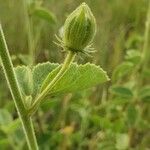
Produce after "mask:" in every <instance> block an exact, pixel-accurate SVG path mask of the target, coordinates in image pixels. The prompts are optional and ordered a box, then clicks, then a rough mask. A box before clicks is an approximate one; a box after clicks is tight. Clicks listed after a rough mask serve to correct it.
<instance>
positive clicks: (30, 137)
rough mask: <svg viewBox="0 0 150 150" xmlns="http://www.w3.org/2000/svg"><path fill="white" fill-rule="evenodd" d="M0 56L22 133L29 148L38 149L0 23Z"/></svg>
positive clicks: (31, 149)
mask: <svg viewBox="0 0 150 150" xmlns="http://www.w3.org/2000/svg"><path fill="white" fill-rule="evenodd" d="M0 58H1V60H2V67H3V70H4V73H5V77H6V80H7V83H8V86H9V89H10V92H11V95H12V97H13V100H14V103H15V106H16V109H17V112H18V115H19V117H20V120H21V123H22V125H23V129H24V133H25V136H26V140H27V144H28V147H29V149H30V150H38V146H37V142H36V137H35V133H34V129H33V125H32V121H31V118H30V117H29V116H28V114H27V110H26V109H25V106H24V104H23V100H22V94H21V92H20V89H19V86H18V83H17V79H16V76H15V72H14V69H13V64H12V61H11V58H10V54H9V51H8V48H7V45H6V41H5V37H4V34H3V30H2V27H1V25H0Z"/></svg>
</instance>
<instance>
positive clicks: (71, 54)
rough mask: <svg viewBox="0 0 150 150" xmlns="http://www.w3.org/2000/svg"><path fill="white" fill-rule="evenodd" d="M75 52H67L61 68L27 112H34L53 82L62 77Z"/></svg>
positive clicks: (53, 84)
mask: <svg viewBox="0 0 150 150" xmlns="http://www.w3.org/2000/svg"><path fill="white" fill-rule="evenodd" d="M74 57H75V53H74V52H72V51H69V52H68V55H67V57H66V59H65V61H64V63H63V65H62V68H61V69H60V71H59V72H58V74H57V75H56V76H55V78H54V79H53V80H52V81H51V82H50V84H49V85H48V86H47V87H46V88H45V89H44V90H43V91H42V92H41V94H39V95H38V97H37V98H36V99H35V101H34V103H33V104H32V106H31V108H30V110H29V114H30V115H31V114H32V113H34V112H35V110H36V109H37V107H38V106H39V104H40V103H41V101H42V100H43V98H44V97H45V96H46V95H47V94H48V93H49V92H50V90H51V89H52V88H53V87H54V86H55V84H56V83H57V82H58V81H59V80H60V79H61V78H62V77H63V75H64V73H65V72H66V71H67V69H68V68H69V67H70V64H71V63H72V61H73V60H74Z"/></svg>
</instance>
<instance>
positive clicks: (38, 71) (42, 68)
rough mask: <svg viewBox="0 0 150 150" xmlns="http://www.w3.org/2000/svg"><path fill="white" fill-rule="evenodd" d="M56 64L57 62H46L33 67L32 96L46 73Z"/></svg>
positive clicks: (36, 91) (37, 90)
mask: <svg viewBox="0 0 150 150" xmlns="http://www.w3.org/2000/svg"><path fill="white" fill-rule="evenodd" d="M58 66H59V64H54V63H50V62H46V63H41V64H38V65H36V66H35V67H34V68H33V90H34V91H33V96H36V94H37V93H38V92H39V89H40V87H41V84H42V82H43V81H44V79H45V78H46V77H47V75H48V74H49V73H50V72H51V71H52V70H54V69H55V68H56V67H58Z"/></svg>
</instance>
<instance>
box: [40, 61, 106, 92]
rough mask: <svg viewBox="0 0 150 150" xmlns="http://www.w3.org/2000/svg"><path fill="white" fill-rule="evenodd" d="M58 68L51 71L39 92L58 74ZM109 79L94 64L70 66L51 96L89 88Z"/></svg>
mask: <svg viewBox="0 0 150 150" xmlns="http://www.w3.org/2000/svg"><path fill="white" fill-rule="evenodd" d="M59 70H60V66H59V67H57V68H56V69H55V70H54V71H52V72H51V73H50V74H49V75H48V76H47V78H46V79H45V81H44V82H43V85H42V88H41V91H42V90H43V89H45V87H46V86H47V85H48V84H49V83H50V82H51V81H52V79H53V78H54V77H55V75H56V74H57V73H58V72H59ZM108 80H109V78H108V76H107V74H106V72H105V71H103V69H101V68H100V67H98V66H96V65H94V64H90V63H87V64H84V65H77V64H72V65H71V66H70V68H69V69H68V70H67V71H66V73H65V74H64V76H63V77H62V78H61V79H60V80H59V81H58V82H57V83H56V85H55V86H54V87H53V89H52V90H51V91H50V93H51V94H60V93H66V92H67V93H68V92H74V91H80V90H83V89H86V88H90V87H92V86H95V85H97V84H100V83H104V82H106V81H108Z"/></svg>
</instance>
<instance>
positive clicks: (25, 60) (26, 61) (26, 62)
mask: <svg viewBox="0 0 150 150" xmlns="http://www.w3.org/2000/svg"><path fill="white" fill-rule="evenodd" d="M18 58H19V60H20V61H21V62H22V63H23V64H24V65H29V64H31V60H30V56H29V55H25V54H19V55H18Z"/></svg>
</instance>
